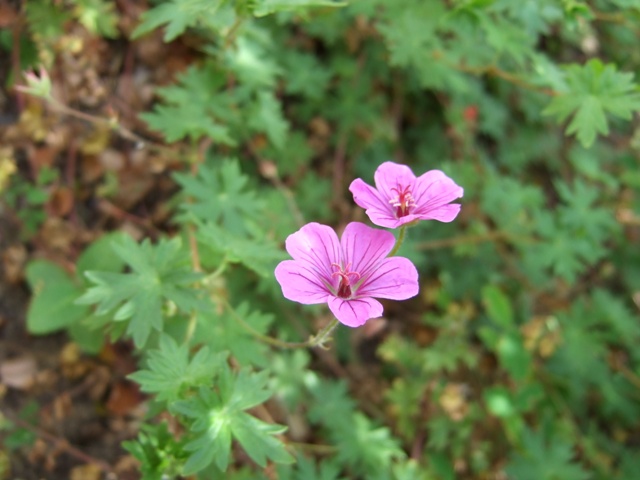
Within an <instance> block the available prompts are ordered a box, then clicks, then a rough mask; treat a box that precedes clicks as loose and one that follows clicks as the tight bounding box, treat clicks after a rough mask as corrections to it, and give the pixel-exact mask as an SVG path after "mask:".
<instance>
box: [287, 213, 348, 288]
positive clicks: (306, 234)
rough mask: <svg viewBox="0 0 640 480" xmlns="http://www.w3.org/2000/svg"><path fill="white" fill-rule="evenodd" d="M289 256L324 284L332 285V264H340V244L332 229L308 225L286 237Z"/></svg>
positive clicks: (317, 224)
mask: <svg viewBox="0 0 640 480" xmlns="http://www.w3.org/2000/svg"><path fill="white" fill-rule="evenodd" d="M286 248H287V252H289V255H291V256H292V257H293V259H294V260H296V261H297V262H298V264H299V265H300V266H304V267H305V269H306V270H309V271H313V272H315V273H316V274H317V276H318V277H320V278H322V279H323V280H324V281H325V282H327V283H329V284H333V283H334V280H335V277H333V276H332V274H333V272H334V271H335V270H334V269H333V267H332V266H331V264H332V263H340V242H339V241H338V236H337V235H336V232H335V231H334V230H333V228H331V227H328V226H326V225H321V224H319V223H315V222H314V223H308V224H306V225H305V226H303V227H302V228H301V229H300V230H298V231H297V232H295V233H292V234H291V235H289V236H288V237H287V241H286Z"/></svg>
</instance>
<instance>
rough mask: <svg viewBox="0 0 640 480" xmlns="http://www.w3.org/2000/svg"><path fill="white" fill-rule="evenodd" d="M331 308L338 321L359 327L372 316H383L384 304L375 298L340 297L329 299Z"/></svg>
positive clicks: (348, 325)
mask: <svg viewBox="0 0 640 480" xmlns="http://www.w3.org/2000/svg"><path fill="white" fill-rule="evenodd" d="M329 309H331V312H332V313H333V314H334V315H335V317H336V318H337V319H338V321H339V322H340V323H342V324H344V325H346V326H347V327H359V326H360V325H364V323H365V322H366V321H367V320H369V319H370V318H378V317H381V316H382V311H383V308H382V304H381V303H380V302H378V301H377V300H375V299H373V298H355V299H351V300H344V299H342V298H339V297H331V298H330V299H329Z"/></svg>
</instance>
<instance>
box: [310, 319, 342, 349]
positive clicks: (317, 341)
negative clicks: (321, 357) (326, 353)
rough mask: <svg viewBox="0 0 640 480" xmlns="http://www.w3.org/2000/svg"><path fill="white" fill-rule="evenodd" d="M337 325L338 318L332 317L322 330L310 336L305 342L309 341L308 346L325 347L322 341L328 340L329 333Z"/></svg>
mask: <svg viewBox="0 0 640 480" xmlns="http://www.w3.org/2000/svg"><path fill="white" fill-rule="evenodd" d="M337 326H338V319H337V318H334V319H333V320H332V321H331V322H329V323H328V324H327V326H326V327H324V328H323V329H322V330H320V331H319V332H318V334H317V335H316V336H315V337H311V338H310V339H309V341H308V342H307V343H309V346H310V347H320V348H325V346H324V342H326V341H329V340H330V339H331V338H330V335H331V333H332V332H333V331H334V330H335V328H336V327H337Z"/></svg>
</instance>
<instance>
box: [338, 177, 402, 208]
mask: <svg viewBox="0 0 640 480" xmlns="http://www.w3.org/2000/svg"><path fill="white" fill-rule="evenodd" d="M349 191H350V192H351V193H352V194H353V201H354V202H356V204H357V205H358V206H359V207H362V208H364V209H370V208H371V209H375V210H380V211H387V210H388V211H390V212H392V211H393V209H392V208H391V204H390V203H389V201H388V199H384V198H383V197H382V195H381V194H380V193H379V192H378V190H376V189H375V188H373V187H372V186H370V185H367V184H366V183H365V182H364V181H363V180H362V179H361V178H356V179H355V180H354V181H353V182H351V185H349Z"/></svg>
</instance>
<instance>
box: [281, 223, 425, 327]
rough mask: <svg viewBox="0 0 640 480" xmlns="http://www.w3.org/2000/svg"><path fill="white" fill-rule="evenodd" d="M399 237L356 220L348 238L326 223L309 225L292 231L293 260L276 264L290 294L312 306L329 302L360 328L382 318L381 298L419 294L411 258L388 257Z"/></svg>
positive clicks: (289, 248) (289, 246)
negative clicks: (379, 299)
mask: <svg viewBox="0 0 640 480" xmlns="http://www.w3.org/2000/svg"><path fill="white" fill-rule="evenodd" d="M394 244H395V238H394V236H393V234H391V233H390V232H386V231H384V230H377V229H375V228H371V227H368V226H367V225H365V224H363V223H357V222H353V223H350V224H349V225H347V228H345V230H344V233H343V234H342V239H341V240H338V236H337V235H336V232H335V231H334V230H333V229H332V228H331V227H328V226H326V225H320V224H319V223H309V224H307V225H305V226H304V227H302V228H301V229H300V230H298V231H297V232H295V233H293V234H291V235H289V237H288V238H287V241H286V247H287V252H289V255H291V256H292V257H293V260H284V261H283V262H280V264H279V265H278V266H277V267H276V271H275V275H276V279H277V280H278V282H279V283H280V286H281V287H282V294H283V295H284V296H285V298H288V299H289V300H293V301H294V302H299V303H303V304H306V305H310V304H314V303H325V302H327V303H328V304H329V308H330V309H331V312H332V313H333V314H334V315H335V316H336V318H337V319H338V320H339V321H340V322H341V323H343V324H345V325H347V326H349V327H359V326H360V325H363V324H364V323H365V322H366V321H367V320H369V319H370V318H377V317H380V316H382V310H383V309H382V305H381V304H380V302H378V301H377V300H375V299H374V298H373V297H377V298H389V299H392V300H406V299H407V298H411V297H413V296H415V295H417V293H418V271H417V270H416V267H415V266H414V265H413V263H411V261H410V260H409V259H407V258H403V257H389V258H386V257H387V255H388V254H389V252H390V251H391V249H392V248H393V245H394Z"/></svg>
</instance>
